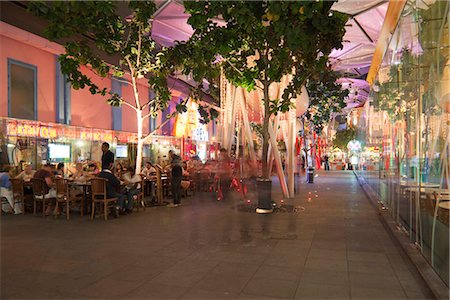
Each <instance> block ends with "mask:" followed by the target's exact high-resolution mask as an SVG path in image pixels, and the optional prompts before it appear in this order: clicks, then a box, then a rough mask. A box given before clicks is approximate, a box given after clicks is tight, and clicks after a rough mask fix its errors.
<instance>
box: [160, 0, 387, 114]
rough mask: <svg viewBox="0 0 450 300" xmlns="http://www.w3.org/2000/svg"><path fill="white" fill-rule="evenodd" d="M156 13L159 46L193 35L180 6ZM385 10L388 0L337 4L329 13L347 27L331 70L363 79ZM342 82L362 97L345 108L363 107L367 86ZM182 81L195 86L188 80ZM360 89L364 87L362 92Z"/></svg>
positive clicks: (166, 4)
mask: <svg viewBox="0 0 450 300" xmlns="http://www.w3.org/2000/svg"><path fill="white" fill-rule="evenodd" d="M157 3H158V6H159V9H158V11H157V12H156V14H155V16H154V18H153V30H152V37H153V38H154V39H155V40H156V41H157V42H158V43H160V44H161V45H164V46H172V45H174V43H175V41H186V40H188V39H189V37H190V36H191V35H192V33H193V29H192V27H191V26H190V25H189V24H188V23H187V20H188V18H189V15H188V14H185V13H184V7H183V4H182V3H180V2H178V1H176V0H166V1H158V2H157ZM387 7H388V1H387V0H339V1H338V2H337V3H335V4H334V5H333V7H332V10H334V11H339V12H343V13H346V14H348V15H350V16H351V17H350V19H349V21H348V22H347V24H346V33H345V35H344V43H343V45H344V47H343V49H339V50H337V49H335V50H333V51H332V52H331V54H330V63H331V65H332V67H333V69H334V70H336V71H341V72H343V73H346V74H347V75H348V76H349V77H360V78H361V77H364V76H365V74H367V72H368V70H369V68H370V64H371V63H372V56H373V54H374V52H375V47H376V43H377V40H378V37H379V33H380V30H381V27H382V25H383V21H384V17H385V15H386V11H387ZM351 80H352V79H349V78H343V79H342V82H343V83H345V86H346V87H347V86H352V87H353V86H358V90H359V91H364V92H361V93H356V94H354V93H352V90H351V91H350V96H349V99H348V107H355V106H360V105H361V104H364V101H365V100H366V99H367V95H368V85H366V84H367V83H366V82H365V81H364V80H360V81H357V80H355V79H353V81H352V83H350V81H351ZM184 81H186V82H189V83H190V84H195V83H194V82H193V81H192V80H190V79H189V78H185V79H184ZM364 82H365V83H364ZM359 86H364V88H363V89H362V90H361V89H360V88H359Z"/></svg>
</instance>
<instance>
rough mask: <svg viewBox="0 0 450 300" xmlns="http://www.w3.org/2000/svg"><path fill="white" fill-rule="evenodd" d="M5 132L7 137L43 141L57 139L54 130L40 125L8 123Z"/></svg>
mask: <svg viewBox="0 0 450 300" xmlns="http://www.w3.org/2000/svg"><path fill="white" fill-rule="evenodd" d="M6 132H7V134H8V135H17V136H28V137H41V138H45V139H55V138H57V137H58V133H57V130H56V128H53V127H51V126H44V125H42V124H40V123H21V122H8V124H7V127H6Z"/></svg>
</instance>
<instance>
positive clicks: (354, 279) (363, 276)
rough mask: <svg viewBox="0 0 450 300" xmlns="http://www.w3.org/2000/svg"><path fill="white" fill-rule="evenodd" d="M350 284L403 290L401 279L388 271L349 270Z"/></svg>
mask: <svg viewBox="0 0 450 300" xmlns="http://www.w3.org/2000/svg"><path fill="white" fill-rule="evenodd" d="M349 277H350V285H351V286H352V287H364V288H380V289H391V290H402V286H401V284H400V281H399V280H398V278H397V277H396V276H395V275H387V274H386V273H374V272H372V273H361V272H349Z"/></svg>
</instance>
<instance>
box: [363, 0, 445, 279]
mask: <svg viewBox="0 0 450 300" xmlns="http://www.w3.org/2000/svg"><path fill="white" fill-rule="evenodd" d="M425 2H426V3H425ZM449 6H450V4H449V2H448V1H435V2H434V1H417V2H416V1H413V2H411V3H410V2H408V5H407V6H406V7H405V8H404V10H403V12H402V15H401V17H400V20H399V23H398V25H397V28H396V30H395V32H394V33H393V35H392V38H391V41H390V43H389V47H388V49H387V51H386V53H385V56H384V58H383V63H382V66H381V68H380V70H379V72H378V74H377V80H376V82H375V83H374V85H373V86H372V89H371V93H370V96H369V100H368V101H367V103H366V105H365V107H364V108H362V109H360V111H359V122H358V139H359V140H360V141H362V142H363V145H364V151H363V152H362V154H361V159H360V166H359V170H358V171H357V173H358V175H359V176H360V177H362V178H364V179H365V181H366V182H367V183H368V184H369V185H370V186H371V187H372V189H373V190H374V191H375V192H377V193H378V196H379V198H380V199H381V201H382V203H383V205H384V206H385V207H386V208H387V209H388V210H389V212H390V213H391V215H392V217H393V218H394V219H395V220H396V221H397V222H398V224H399V226H400V227H401V228H403V229H404V231H405V233H406V234H408V236H409V238H410V240H411V242H412V243H415V244H416V246H417V248H418V250H419V251H421V252H422V254H423V255H424V257H425V258H426V259H427V261H428V262H429V263H430V264H431V265H432V267H433V268H434V270H435V271H436V273H437V274H438V275H439V276H440V277H441V278H442V280H443V281H444V282H445V283H446V284H447V285H448V283H449V205H448V204H449V203H450V201H449V200H450V199H449V160H450V159H449V155H450V153H449V152H450V151H449V140H450V138H449V125H450V118H449V115H450V50H449V49H450V48H449V40H450V32H449V18H450V12H449Z"/></svg>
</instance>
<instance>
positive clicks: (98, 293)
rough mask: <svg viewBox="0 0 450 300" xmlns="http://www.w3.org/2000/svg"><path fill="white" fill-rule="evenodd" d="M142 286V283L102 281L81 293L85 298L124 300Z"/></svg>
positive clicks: (113, 280)
mask: <svg viewBox="0 0 450 300" xmlns="http://www.w3.org/2000/svg"><path fill="white" fill-rule="evenodd" d="M140 285H142V283H141V282H134V281H123V280H115V279H101V280H99V281H97V282H95V283H94V284H92V285H90V286H87V287H85V288H84V289H82V290H80V291H79V293H80V294H81V295H83V296H87V297H94V298H104V299H112V298H116V299H117V298H119V299H120V298H123V297H124V296H126V295H127V294H128V293H130V292H131V291H133V290H135V289H136V288H138V287H139V286H140Z"/></svg>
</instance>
